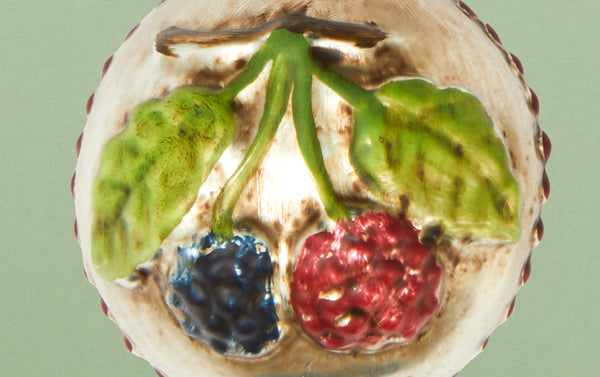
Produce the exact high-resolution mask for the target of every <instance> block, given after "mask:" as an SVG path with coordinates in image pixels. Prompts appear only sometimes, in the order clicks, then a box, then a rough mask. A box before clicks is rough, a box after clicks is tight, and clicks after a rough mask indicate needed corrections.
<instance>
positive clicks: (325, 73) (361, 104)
mask: <svg viewBox="0 0 600 377" xmlns="http://www.w3.org/2000/svg"><path fill="white" fill-rule="evenodd" d="M311 66H312V67H311V68H312V72H313V74H314V75H315V77H316V78H317V79H319V81H321V82H322V83H323V84H325V85H326V86H328V87H329V88H330V89H332V90H333V91H334V92H336V93H337V94H339V95H340V96H341V97H342V98H343V99H344V100H346V102H348V103H349V104H350V105H351V106H352V107H354V108H355V110H356V109H358V110H365V111H366V110H368V111H370V112H380V111H383V110H384V107H383V104H382V103H381V102H380V101H379V100H378V99H377V97H375V95H374V94H373V93H371V92H370V91H368V90H367V89H365V88H363V87H361V86H360V85H358V84H356V83H355V82H354V81H352V80H350V79H349V78H347V77H345V76H343V75H341V74H339V73H337V72H335V71H334V70H332V69H327V68H324V67H322V66H321V65H319V64H315V63H312V64H311Z"/></svg>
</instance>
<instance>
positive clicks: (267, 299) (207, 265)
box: [169, 233, 279, 355]
mask: <svg viewBox="0 0 600 377" xmlns="http://www.w3.org/2000/svg"><path fill="white" fill-rule="evenodd" d="M177 265H178V268H177V270H176V271H174V272H172V273H171V276H170V278H169V284H170V287H171V300H170V301H171V304H172V305H173V306H174V307H175V308H177V309H178V310H179V312H181V313H182V315H181V316H180V317H183V319H181V327H182V328H183V329H184V331H185V332H186V333H187V334H188V335H189V336H190V337H192V338H194V339H197V340H200V341H202V342H204V343H205V344H207V345H208V346H209V347H211V348H212V349H213V350H214V351H216V352H218V353H221V354H224V353H228V354H237V355H243V354H246V355H247V354H252V355H256V354H259V353H260V352H261V351H262V350H263V348H264V347H265V346H266V345H267V344H268V343H270V342H273V341H276V340H277V339H278V338H279V328H278V326H277V320H278V317H277V313H276V311H275V303H274V301H273V294H272V292H271V276H272V275H273V264H272V262H271V258H270V256H269V252H268V250H267V248H266V247H265V246H264V245H263V244H262V243H260V242H257V241H256V240H255V239H254V238H253V237H251V236H244V237H241V236H235V237H233V238H232V239H230V240H227V241H222V242H219V241H218V240H217V239H216V237H215V236H214V235H213V234H212V233H211V234H209V235H207V236H205V237H203V238H202V239H201V240H200V242H195V243H194V244H193V245H192V246H190V247H186V248H182V247H180V248H179V249H178V259H177Z"/></svg>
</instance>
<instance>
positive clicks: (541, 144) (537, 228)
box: [456, 0, 552, 351]
mask: <svg viewBox="0 0 600 377" xmlns="http://www.w3.org/2000/svg"><path fill="white" fill-rule="evenodd" d="M456 6H457V7H458V9H459V10H461V11H462V12H463V13H464V14H465V16H467V17H468V18H470V19H471V20H473V21H474V22H476V23H478V24H479V25H480V26H481V27H482V29H483V31H484V32H485V33H486V34H487V35H488V37H489V38H490V39H491V40H492V42H493V43H494V44H495V45H496V46H497V47H498V49H500V51H501V52H503V53H504V54H505V57H506V60H507V62H508V63H509V64H510V65H511V66H512V67H513V69H514V70H515V71H516V73H517V75H518V77H519V79H520V81H521V83H522V85H523V87H524V89H525V92H526V94H527V96H528V100H529V107H530V109H531V111H532V113H533V114H534V115H535V117H536V120H537V130H536V132H537V134H538V135H539V137H538V138H537V140H535V142H537V147H538V148H537V151H538V156H539V157H540V159H541V161H542V162H543V163H544V165H546V163H547V162H548V159H549V158H550V153H551V151H552V144H551V142H550V138H549V137H548V134H546V132H544V131H543V130H542V129H541V127H540V124H539V114H540V102H539V99H538V97H537V95H536V94H535V92H534V91H533V90H532V89H531V88H530V87H529V86H528V85H527V83H526V82H525V79H524V70H523V64H522V63H521V61H520V60H519V58H517V57H516V56H515V55H514V54H513V53H511V52H509V51H508V50H506V48H505V47H504V46H503V45H502V42H501V41H500V38H499V36H498V34H497V33H496V31H495V30H494V29H493V28H492V27H491V26H490V25H489V24H487V23H485V22H484V21H483V20H481V19H480V18H479V17H478V16H477V15H476V14H475V12H474V11H473V10H472V9H471V8H470V7H469V6H468V5H466V4H465V3H464V2H463V1H461V0H456ZM549 195H550V180H549V178H548V174H547V173H546V169H545V168H544V173H543V176H542V180H541V182H540V198H541V199H540V205H541V206H542V207H543V205H544V204H545V202H546V200H548V196H549ZM532 233H533V234H532V240H531V251H530V252H529V256H528V257H527V260H526V262H525V264H524V265H523V269H522V271H521V276H520V284H521V286H522V285H523V284H525V283H526V282H527V280H529V277H530V276H531V256H532V253H531V252H532V251H533V249H534V248H535V246H537V244H539V243H540V242H541V240H542V238H543V236H544V223H543V222H542V219H541V217H539V218H538V219H537V221H536V223H535V225H534V228H533V232H532ZM515 303H516V297H515V298H514V299H513V301H512V302H511V303H510V305H509V307H508V310H507V315H506V317H505V319H508V317H510V316H511V315H512V313H513V311H514V308H515ZM488 341H489V337H488V338H487V339H486V340H485V341H484V343H483V344H484V345H483V347H482V351H483V349H485V345H487V343H488Z"/></svg>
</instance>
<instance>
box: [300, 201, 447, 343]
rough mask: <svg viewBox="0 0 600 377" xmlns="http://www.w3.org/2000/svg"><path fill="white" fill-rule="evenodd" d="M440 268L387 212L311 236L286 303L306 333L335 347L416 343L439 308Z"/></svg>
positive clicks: (411, 230)
mask: <svg viewBox="0 0 600 377" xmlns="http://www.w3.org/2000/svg"><path fill="white" fill-rule="evenodd" d="M441 279H442V269H441V267H440V266H439V265H438V264H437V262H436V259H435V256H434V255H433V253H431V251H429V250H428V249H427V248H426V247H425V246H424V245H423V244H421V243H420V242H419V239H418V232H417V230H416V229H415V228H414V227H413V226H412V224H411V223H410V222H409V221H408V220H406V218H404V217H403V216H402V217H393V216H391V215H389V214H387V213H374V214H368V215H366V216H364V217H363V216H358V217H356V218H355V219H354V220H353V221H352V222H350V221H347V222H341V223H338V224H337V225H336V227H335V229H334V230H333V232H331V233H330V232H327V231H323V232H320V233H316V234H313V235H312V236H310V237H309V238H308V239H307V240H306V241H305V243H304V245H303V247H302V249H301V251H300V255H299V257H298V259H297V262H296V267H295V270H294V279H293V282H292V286H291V297H290V301H291V304H292V307H293V309H294V312H295V314H296V317H297V318H298V320H299V321H300V324H301V326H302V328H303V329H304V331H306V333H307V334H308V335H309V337H310V338H312V339H313V340H314V341H315V342H317V343H319V344H321V345H323V346H324V347H326V348H329V349H333V350H348V349H368V350H375V349H379V348H381V347H383V346H384V345H386V344H388V343H391V342H396V343H399V342H407V341H409V340H411V339H414V338H415V337H416V336H417V335H418V333H419V331H420V330H421V328H422V327H423V326H424V325H425V323H426V322H427V321H428V320H429V319H430V318H431V317H432V316H433V314H434V313H435V312H436V311H437V309H438V307H439V302H438V291H439V289H438V288H439V285H440V282H441Z"/></svg>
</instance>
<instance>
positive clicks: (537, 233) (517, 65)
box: [70, 0, 552, 377]
mask: <svg viewBox="0 0 600 377" xmlns="http://www.w3.org/2000/svg"><path fill="white" fill-rule="evenodd" d="M165 1H166V0H161V1H160V2H159V3H158V4H157V5H156V6H155V8H158V7H159V6H161V5H162V4H163V3H165ZM455 5H456V7H457V8H458V9H459V10H460V11H462V13H463V14H464V15H465V16H466V17H467V18H469V19H470V20H472V21H473V22H475V23H476V24H478V25H479V26H480V27H481V29H482V30H483V31H484V32H485V33H486V35H487V36H488V37H489V38H490V40H491V41H492V42H493V43H494V44H495V45H496V47H497V48H498V49H499V50H500V51H501V52H502V53H503V54H504V56H505V59H506V61H507V62H508V63H509V65H510V66H511V67H512V68H513V69H514V70H515V71H516V73H517V74H518V77H519V80H520V81H521V84H522V85H523V88H524V89H525V91H526V92H527V93H528V104H529V107H530V109H531V110H532V112H533V114H534V115H535V118H536V123H537V130H536V133H537V135H538V136H537V140H536V142H537V146H538V148H537V149H536V150H537V151H538V157H539V158H540V160H541V161H542V162H543V164H544V173H543V177H542V181H541V182H540V188H539V192H540V198H541V200H540V205H541V208H540V210H541V209H542V208H543V206H544V204H545V203H546V201H547V200H548V197H549V195H550V180H549V178H548V174H547V172H546V169H545V166H546V164H547V163H548V160H549V158H550V153H551V150H552V144H551V142H550V138H549V136H548V134H546V132H544V131H543V130H542V129H541V126H540V123H539V112H540V103H539V99H538V97H537V95H536V94H535V92H534V91H533V90H532V89H531V87H529V86H528V85H527V83H526V82H525V76H524V70H523V64H522V63H521V61H520V60H519V58H517V57H516V56H515V55H514V54H513V53H511V52H510V51H508V50H507V49H506V48H505V47H504V45H502V42H501V41H500V37H499V36H498V34H497V33H496V31H495V30H494V29H493V28H492V26H490V25H489V24H487V23H485V22H484V21H483V20H482V19H481V18H479V17H478V16H477V14H475V12H474V11H473V10H472V9H471V8H470V7H469V6H468V5H467V4H465V3H464V2H463V1H462V0H456V2H455ZM139 26H140V23H138V24H136V25H135V26H134V27H133V28H132V29H131V30H130V31H129V32H128V33H127V35H126V37H125V41H126V40H128V39H129V38H130V37H131V36H132V35H133V34H134V33H135V31H136V30H137V29H138V27H139ZM112 61H113V55H111V56H110V57H109V58H108V59H107V60H106V61H105V63H104V65H103V67H102V72H101V79H102V78H103V77H104V75H105V74H106V72H107V71H108V69H109V68H110V66H111V63H112ZM94 95H95V92H94V93H92V94H91V95H90V97H89V98H88V100H87V103H86V115H89V113H90V111H91V109H92V106H93V104H94ZM83 137H84V133H83V132H81V134H80V135H79V137H78V139H77V142H76V145H75V153H76V157H77V158H79V154H80V152H81V143H82V139H83ZM76 174H77V171H76V170H75V171H74V172H73V177H72V178H71V186H70V187H71V196H72V198H73V199H75V193H74V188H75V177H76ZM73 229H74V234H75V238H76V240H77V242H78V243H79V242H80V239H79V232H78V228H77V218H75V222H74V228H73ZM543 235H544V223H543V221H542V218H541V216H540V217H538V219H537V221H536V222H535V224H534V226H533V229H532V232H531V240H530V244H531V246H530V249H531V251H530V252H529V256H528V258H527V261H526V262H525V264H524V265H523V268H522V270H521V275H520V287H522V286H523V285H524V284H525V283H526V282H527V281H528V279H529V277H530V275H531V256H532V252H533V249H534V248H535V247H536V246H537V245H538V244H539V243H540V242H541V241H542V238H543ZM83 274H84V276H85V278H86V279H87V280H89V278H88V274H87V271H86V270H85V266H84V268H83ZM516 299H517V298H516V296H515V297H514V299H513V300H512V302H511V304H510V305H509V306H508V307H507V308H506V314H505V316H504V320H503V321H505V320H507V319H508V318H509V317H510V316H511V315H512V313H513V311H514V308H515V303H516ZM100 306H101V309H102V312H103V313H104V315H105V316H106V317H107V318H109V319H110V320H112V321H113V322H115V323H116V321H115V319H114V317H113V316H112V315H111V313H110V309H109V308H108V307H107V305H106V303H105V302H104V300H103V299H102V298H100ZM117 325H118V324H117ZM122 336H123V342H124V344H125V347H126V348H127V350H128V351H129V352H131V353H133V354H135V344H133V343H132V342H131V340H130V339H129V338H128V337H127V336H126V335H125V334H124V333H123V334H122ZM489 340H490V338H489V337H487V338H486V339H485V340H484V341H483V342H482V344H481V346H480V349H481V351H483V350H484V349H485V348H486V346H487V344H488V342H489ZM154 371H155V372H156V374H157V375H158V376H159V377H164V375H163V374H162V373H161V372H159V371H158V370H156V369H154ZM455 376H456V375H455Z"/></svg>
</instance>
